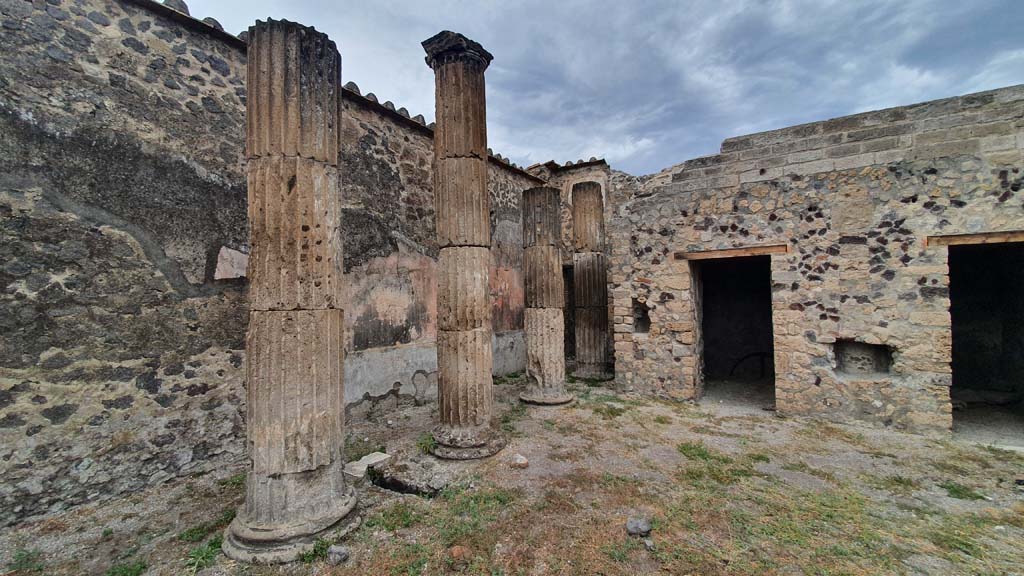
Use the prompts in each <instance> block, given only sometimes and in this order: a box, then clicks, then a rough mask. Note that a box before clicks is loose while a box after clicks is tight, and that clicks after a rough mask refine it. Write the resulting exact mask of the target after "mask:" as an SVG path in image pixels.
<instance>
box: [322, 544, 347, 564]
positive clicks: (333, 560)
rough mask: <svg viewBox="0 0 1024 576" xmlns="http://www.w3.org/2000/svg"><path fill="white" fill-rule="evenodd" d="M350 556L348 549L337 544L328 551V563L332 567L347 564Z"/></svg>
mask: <svg viewBox="0 0 1024 576" xmlns="http://www.w3.org/2000/svg"><path fill="white" fill-rule="evenodd" d="M350 556H351V554H350V553H349V551H348V548H347V547H346V546H342V545H340V544H335V545H334V546H331V547H330V548H328V549H327V563H328V564H330V565H331V566H337V565H339V564H343V563H345V562H347V561H348V559H349V557H350Z"/></svg>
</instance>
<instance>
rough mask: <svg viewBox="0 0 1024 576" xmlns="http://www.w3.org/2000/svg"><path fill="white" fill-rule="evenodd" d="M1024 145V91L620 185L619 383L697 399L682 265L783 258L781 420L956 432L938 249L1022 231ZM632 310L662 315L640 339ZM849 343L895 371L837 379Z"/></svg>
mask: <svg viewBox="0 0 1024 576" xmlns="http://www.w3.org/2000/svg"><path fill="white" fill-rule="evenodd" d="M1022 149H1024V87H1022V86H1016V87H1011V88H1005V89H1001V90H995V91H991V92H984V93H978V94H971V95H968V96H963V97H958V98H950V99H945V100H937V101H934V102H927V103H924V104H919V105H914V106H907V107H902V108H893V109H888V110H882V111H878V112H868V113H864V114H858V115H854V116H848V117H843V118H837V119H834V120H828V121H825V122H818V123H813V124H806V125H802V126H795V127H792V128H785V129H782V130H776V131H772V132H765V133H761V134H754V135H750V136H744V137H739V138H731V139H729V140H726V141H725V142H724V143H723V145H722V151H721V153H720V154H717V155H714V156H708V157H703V158H697V159H694V160H689V161H687V162H684V163H682V164H679V165H677V166H674V167H672V168H669V169H667V170H664V171H662V172H661V173H659V174H656V175H653V176H650V177H644V178H633V177H628V176H625V175H623V176H619V175H614V176H613V178H612V182H613V188H615V190H614V191H613V195H617V196H620V197H625V198H629V200H628V201H626V202H625V204H624V205H623V207H622V210H621V212H620V213H619V214H617V215H616V217H615V218H614V219H613V221H612V223H611V229H612V234H611V235H612V242H613V257H612V265H611V267H612V272H611V274H612V281H613V287H612V297H613V299H614V310H613V312H614V332H615V336H614V339H615V353H616V371H617V376H618V378H619V379H620V381H621V382H623V384H624V385H626V386H632V387H635V388H637V389H640V390H642V391H645V392H648V393H653V394H658V395H664V396H669V397H676V398H684V399H694V398H699V397H700V395H701V385H702V376H701V357H700V347H701V335H700V325H699V322H698V320H697V318H698V317H699V310H698V307H699V302H698V301H697V300H698V298H697V295H698V294H699V290H697V289H696V288H697V287H696V286H694V278H693V277H692V275H691V262H690V261H688V260H686V259H680V258H679V257H678V256H677V253H687V252H700V251H709V250H722V249H733V248H747V247H757V246H770V245H781V246H783V247H784V249H785V250H786V251H785V252H782V253H775V254H772V255H771V282H772V317H773V327H774V359H775V371H776V373H775V386H776V402H777V407H778V410H779V411H780V412H781V413H783V414H802V415H814V416H819V417H822V418H826V419H831V420H836V421H855V422H864V423H870V424H876V425H882V426H891V427H893V428H897V429H901V430H908V431H914V432H934V431H942V430H948V429H949V428H950V426H951V407H950V399H949V389H950V385H951V382H952V377H951V372H950V358H951V352H950V347H951V330H950V316H949V306H950V301H949V276H948V267H947V249H946V247H944V246H938V245H931V246H929V245H927V244H926V238H927V237H928V236H936V235H952V234H968V233H970V234H976V233H986V232H999V231H1020V230H1024V210H1022V207H1024V192H1021V191H1020V189H1021V186H1022V180H1024V174H1022V168H1024V161H1022ZM634 299H637V300H639V301H640V302H644V303H646V304H647V305H648V307H649V309H650V312H649V316H650V322H651V324H650V328H649V331H648V332H647V333H645V334H641V333H634V330H633V316H632V313H631V309H632V301H633V300H634ZM737 329H742V327H737ZM844 339H845V340H853V341H857V342H863V343H866V344H878V345H884V346H887V347H889V348H890V349H891V350H892V364H891V366H890V367H889V372H888V373H884V374H872V375H870V376H863V375H851V374H844V373H841V372H839V371H838V370H837V364H836V357H835V346H834V345H835V343H836V341H837V340H844Z"/></svg>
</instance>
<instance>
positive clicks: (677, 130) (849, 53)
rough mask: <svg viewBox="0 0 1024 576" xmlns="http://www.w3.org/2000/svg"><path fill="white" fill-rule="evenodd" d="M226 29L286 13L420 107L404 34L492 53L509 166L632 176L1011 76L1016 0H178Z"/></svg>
mask: <svg viewBox="0 0 1024 576" xmlns="http://www.w3.org/2000/svg"><path fill="white" fill-rule="evenodd" d="M188 4H189V7H190V9H191V12H192V15H193V16H196V17H198V18H203V17H205V16H213V17H214V18H216V19H217V20H219V21H220V22H221V23H222V24H223V25H224V27H225V29H226V30H228V31H230V32H232V33H237V32H239V31H241V30H243V29H246V28H248V26H249V24H250V23H252V22H253V21H254V20H256V19H258V18H265V17H267V16H271V17H274V18H287V19H290V20H295V21H298V22H302V23H303V24H307V25H312V26H315V27H316V28H317V29H318V30H322V31H324V32H327V33H328V34H329V35H330V36H331V38H332V39H334V40H335V41H336V42H337V43H338V46H339V48H340V50H341V53H342V57H343V70H342V76H343V78H344V81H345V82H348V81H353V82H355V83H356V84H358V85H359V87H360V88H361V89H362V91H363V92H364V93H366V92H367V91H371V92H374V93H375V94H376V95H377V96H378V97H379V98H380V100H381V101H382V102H383V101H384V100H391V101H393V102H395V104H396V105H397V106H405V107H406V108H408V109H409V111H410V113H411V114H413V115H415V114H423V115H424V116H426V117H427V118H428V121H429V120H430V119H432V118H433V110H434V102H433V98H434V96H433V73H432V72H431V71H430V69H429V68H427V66H426V64H424V62H423V49H422V48H421V47H420V42H421V41H422V40H424V39H426V38H428V37H430V36H431V35H433V34H434V33H436V32H438V31H440V30H444V29H448V30H454V31H457V32H462V33H463V34H465V35H467V36H469V37H470V38H472V39H474V40H477V41H478V42H480V43H481V44H483V46H484V47H485V48H487V49H488V50H489V51H490V52H492V53H493V54H494V62H493V63H492V64H491V67H490V68H489V69H488V71H487V100H488V109H487V112H488V118H487V121H488V137H489V143H490V145H491V147H492V148H493V149H494V150H495V151H496V152H498V153H500V154H502V155H504V156H507V157H509V158H511V159H512V160H513V161H514V162H516V163H518V164H520V165H523V166H525V165H529V164H532V163H535V162H543V161H547V160H551V159H554V160H556V161H559V162H564V161H566V160H576V159H578V158H589V157H590V156H597V157H604V158H606V159H607V160H608V161H609V162H610V163H611V164H612V166H613V167H615V168H617V169H620V170H625V171H627V172H630V173H633V174H647V173H651V172H656V171H658V170H660V169H662V168H665V167H668V166H670V165H672V164H676V163H679V162H681V161H683V160H685V159H688V158H693V157H697V156H702V155H706V154H712V153H715V152H717V151H718V147H719V145H720V144H721V141H722V140H723V139H724V138H727V137H729V136H738V135H742V134H749V133H751V132H758V131H762V130H770V129H773V128H781V127H784V126H789V125H793V124H799V123H802V122H810V121H815V120H823V119H826V118H832V117H836V116H842V115H845V114H851V113H855V112H861V111H865V110H873V109H878V108H883V107H888V106H898V105H903V104H911V103H914V102H921V101H924V100H931V99H935V98H942V97H946V96H954V95H958V94H965V93H969V92H976V91H979V90H988V89H991V88H998V87H1001V86H1008V85H1012V84H1019V83H1022V82H1024V34H1022V32H1021V31H1022V30H1024V0H948V1H939V0H900V1H885V0H838V1H833V0H806V1H805V0H761V1H759V0H663V1H662V0H595V1H589V2H583V1H575V0H524V1H515V0H504V1H500V2H499V1H468V0H466V1H457V0H446V1H427V0H408V1H407V0H388V1H385V2H372V1H370V0H361V1H358V2H355V1H353V2H347V1H345V2H343V1H330V0H288V1H281V0H188Z"/></svg>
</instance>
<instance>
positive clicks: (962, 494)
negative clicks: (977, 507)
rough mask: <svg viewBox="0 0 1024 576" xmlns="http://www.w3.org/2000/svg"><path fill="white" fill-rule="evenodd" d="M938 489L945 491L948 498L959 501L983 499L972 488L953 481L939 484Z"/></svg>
mask: <svg viewBox="0 0 1024 576" xmlns="http://www.w3.org/2000/svg"><path fill="white" fill-rule="evenodd" d="M939 488H943V489H945V490H946V494H949V497H950V498H957V499H960V500H984V499H985V497H984V496H983V495H981V494H980V493H978V492H976V491H975V490H974V489H973V488H969V487H967V486H964V485H963V484H959V483H957V482H953V481H951V480H950V481H946V482H943V483H941V484H939Z"/></svg>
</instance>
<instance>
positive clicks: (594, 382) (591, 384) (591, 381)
mask: <svg viewBox="0 0 1024 576" xmlns="http://www.w3.org/2000/svg"><path fill="white" fill-rule="evenodd" d="M566 382H568V383H569V384H583V385H584V386H587V387H588V388H600V387H601V386H604V385H605V383H606V382H608V380H602V379H600V378H578V377H576V376H567V377H566Z"/></svg>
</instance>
